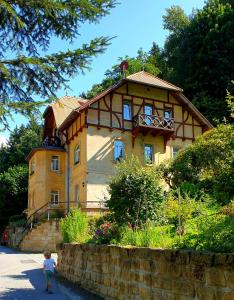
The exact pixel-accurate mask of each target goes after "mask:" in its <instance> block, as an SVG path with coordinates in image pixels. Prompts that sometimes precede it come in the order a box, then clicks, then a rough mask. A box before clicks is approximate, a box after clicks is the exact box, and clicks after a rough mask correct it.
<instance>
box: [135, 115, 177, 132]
mask: <svg viewBox="0 0 234 300" xmlns="http://www.w3.org/2000/svg"><path fill="white" fill-rule="evenodd" d="M174 130H175V129H174V120H173V118H165V117H161V116H156V115H146V114H137V115H136V116H135V117H134V118H133V131H134V132H140V133H143V134H148V133H150V134H152V135H155V136H156V135H171V134H173V133H174Z"/></svg>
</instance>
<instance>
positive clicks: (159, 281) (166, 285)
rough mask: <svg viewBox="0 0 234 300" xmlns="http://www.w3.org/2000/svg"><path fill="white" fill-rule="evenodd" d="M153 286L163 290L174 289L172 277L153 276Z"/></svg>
mask: <svg viewBox="0 0 234 300" xmlns="http://www.w3.org/2000/svg"><path fill="white" fill-rule="evenodd" d="M152 287H154V288H160V289H163V290H172V279H171V278H164V277H160V276H155V275H154V276H152Z"/></svg>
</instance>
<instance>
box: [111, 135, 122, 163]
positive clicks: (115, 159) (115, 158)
mask: <svg viewBox="0 0 234 300" xmlns="http://www.w3.org/2000/svg"><path fill="white" fill-rule="evenodd" d="M117 143H121V144H122V152H123V153H122V156H120V155H119V156H115V153H116V151H117V150H116V149H117V148H116V147H117V145H116V144H117ZM118 147H119V146H118ZM113 154H114V161H115V162H116V161H120V160H121V159H123V157H124V142H123V141H121V140H115V141H114V153H113Z"/></svg>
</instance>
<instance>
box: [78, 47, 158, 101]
mask: <svg viewBox="0 0 234 300" xmlns="http://www.w3.org/2000/svg"><path fill="white" fill-rule="evenodd" d="M124 60H127V61H128V70H126V74H125V75H126V76H128V75H131V74H133V73H137V72H139V71H142V70H144V71H146V72H148V73H151V74H153V75H155V76H157V75H158V74H159V73H160V69H163V65H161V62H162V59H161V50H160V49H159V47H158V46H157V45H156V43H153V46H152V48H151V50H150V51H149V52H148V53H147V52H144V51H143V50H142V49H139V50H138V53H137V56H136V57H135V58H134V57H129V56H125V57H120V58H119V59H118V63H117V64H116V65H114V66H113V67H112V68H111V69H109V70H107V71H106V72H105V78H104V79H103V81H102V82H101V83H100V84H95V85H93V86H92V88H91V90H90V91H88V92H86V93H82V94H81V96H82V97H83V98H87V99H90V98H93V97H95V96H96V95H97V94H99V93H101V92H102V91H104V90H105V89H107V88H109V87H110V86H111V85H114V84H115V83H117V82H118V81H119V80H121V79H122V78H123V74H121V70H120V68H119V65H120V63H121V62H122V61H124Z"/></svg>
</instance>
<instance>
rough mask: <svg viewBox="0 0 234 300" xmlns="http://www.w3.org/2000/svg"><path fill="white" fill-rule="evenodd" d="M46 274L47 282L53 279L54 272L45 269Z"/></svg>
mask: <svg viewBox="0 0 234 300" xmlns="http://www.w3.org/2000/svg"><path fill="white" fill-rule="evenodd" d="M44 274H45V279H46V282H51V279H52V277H53V275H54V273H53V272H51V271H49V270H45V271H44Z"/></svg>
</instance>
